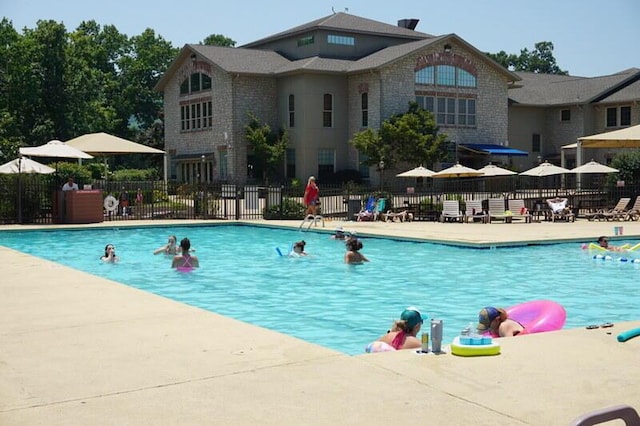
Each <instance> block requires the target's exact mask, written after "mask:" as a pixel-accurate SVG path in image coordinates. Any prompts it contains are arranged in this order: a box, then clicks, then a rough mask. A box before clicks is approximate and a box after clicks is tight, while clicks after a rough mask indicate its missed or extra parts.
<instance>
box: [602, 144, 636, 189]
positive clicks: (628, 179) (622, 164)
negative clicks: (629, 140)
mask: <svg viewBox="0 0 640 426" xmlns="http://www.w3.org/2000/svg"><path fill="white" fill-rule="evenodd" d="M611 167H613V168H614V169H618V170H620V171H619V172H618V173H612V175H610V176H609V178H608V179H609V183H610V184H612V185H615V182H616V181H617V180H623V181H625V184H626V185H637V184H638V183H640V151H633V152H622V153H620V154H618V155H616V156H615V157H614V158H613V160H611Z"/></svg>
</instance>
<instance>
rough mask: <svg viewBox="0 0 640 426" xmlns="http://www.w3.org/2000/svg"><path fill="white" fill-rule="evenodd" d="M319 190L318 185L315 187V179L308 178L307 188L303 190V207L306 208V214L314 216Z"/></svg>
mask: <svg viewBox="0 0 640 426" xmlns="http://www.w3.org/2000/svg"><path fill="white" fill-rule="evenodd" d="M319 194H320V189H319V188H318V185H316V178H315V177H314V176H310V177H309V180H308V181H307V187H306V188H305V190H304V197H303V201H304V205H305V206H306V207H307V212H306V214H308V215H309V214H311V215H314V216H315V215H316V211H317V208H318V204H319V202H320V198H319Z"/></svg>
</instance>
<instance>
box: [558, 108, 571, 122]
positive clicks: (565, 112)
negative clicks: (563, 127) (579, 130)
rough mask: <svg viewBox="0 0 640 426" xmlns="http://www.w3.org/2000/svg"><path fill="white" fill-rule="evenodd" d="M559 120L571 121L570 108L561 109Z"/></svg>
mask: <svg viewBox="0 0 640 426" xmlns="http://www.w3.org/2000/svg"><path fill="white" fill-rule="evenodd" d="M560 121H571V110H570V109H563V110H561V111H560Z"/></svg>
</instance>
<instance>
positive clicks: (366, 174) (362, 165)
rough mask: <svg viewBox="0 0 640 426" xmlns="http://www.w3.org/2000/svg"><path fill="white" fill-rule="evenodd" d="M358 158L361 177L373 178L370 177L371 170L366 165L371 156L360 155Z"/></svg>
mask: <svg viewBox="0 0 640 426" xmlns="http://www.w3.org/2000/svg"><path fill="white" fill-rule="evenodd" d="M358 157H359V158H358V159H359V161H358V171H359V172H360V176H362V177H363V178H364V179H369V178H370V177H371V176H370V175H369V170H371V168H370V167H369V166H367V165H366V164H365V163H366V162H367V161H368V160H369V156H368V155H366V154H358Z"/></svg>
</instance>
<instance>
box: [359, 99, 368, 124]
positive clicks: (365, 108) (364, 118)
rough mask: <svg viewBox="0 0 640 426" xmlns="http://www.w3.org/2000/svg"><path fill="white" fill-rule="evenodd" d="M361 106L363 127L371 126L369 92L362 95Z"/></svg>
mask: <svg viewBox="0 0 640 426" xmlns="http://www.w3.org/2000/svg"><path fill="white" fill-rule="evenodd" d="M360 108H361V109H362V123H361V124H362V127H369V94H368V93H367V92H365V93H363V94H362V95H360Z"/></svg>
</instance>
